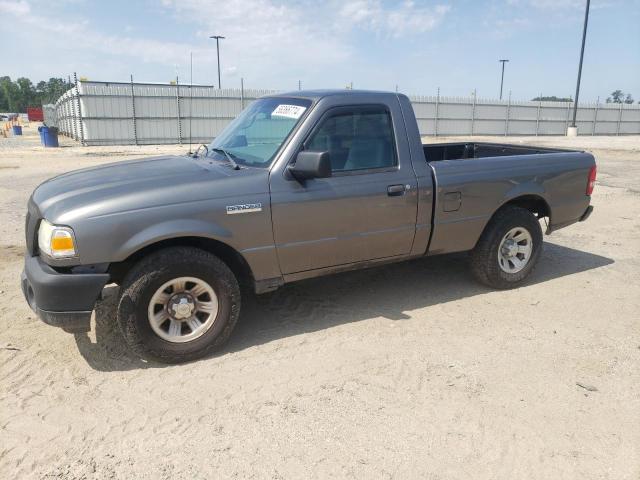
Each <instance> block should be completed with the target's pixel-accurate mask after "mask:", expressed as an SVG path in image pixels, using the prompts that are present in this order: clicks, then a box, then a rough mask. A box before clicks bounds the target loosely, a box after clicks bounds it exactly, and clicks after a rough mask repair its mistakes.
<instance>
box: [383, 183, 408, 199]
mask: <svg viewBox="0 0 640 480" xmlns="http://www.w3.org/2000/svg"><path fill="white" fill-rule="evenodd" d="M405 190H406V187H405V186H404V185H389V186H388V187H387V195H389V196H390V197H399V196H400V195H404V192H405Z"/></svg>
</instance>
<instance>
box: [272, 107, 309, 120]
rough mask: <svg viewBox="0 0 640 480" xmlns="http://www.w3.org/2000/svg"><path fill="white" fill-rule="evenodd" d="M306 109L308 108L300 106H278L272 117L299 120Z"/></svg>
mask: <svg viewBox="0 0 640 480" xmlns="http://www.w3.org/2000/svg"><path fill="white" fill-rule="evenodd" d="M306 109H307V107H301V106H299V105H278V106H277V107H276V109H275V110H274V111H273V112H271V116H272V117H273V116H275V117H287V118H295V119H296V120H297V119H298V118H300V117H301V116H302V114H303V113H304V111H305V110H306Z"/></svg>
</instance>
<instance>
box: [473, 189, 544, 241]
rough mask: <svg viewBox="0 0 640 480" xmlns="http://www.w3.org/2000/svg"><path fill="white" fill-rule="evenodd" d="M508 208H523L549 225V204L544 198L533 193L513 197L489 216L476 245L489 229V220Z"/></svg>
mask: <svg viewBox="0 0 640 480" xmlns="http://www.w3.org/2000/svg"><path fill="white" fill-rule="evenodd" d="M508 207H520V208H523V209H525V210H528V211H529V212H531V213H532V214H534V215H536V216H537V217H538V219H540V218H543V217H547V218H549V223H551V207H549V203H548V202H547V201H546V200H545V199H544V197H542V196H541V195H537V194H535V193H533V194H532V193H528V194H524V195H519V196H517V197H513V198H510V199H508V200H507V201H505V202H504V203H503V204H502V205H500V206H499V207H498V208H497V209H496V210H495V211H494V212H493V213H492V214H491V216H490V217H489V220H488V221H487V223H486V224H485V226H484V227H483V229H482V232H481V233H480V236H479V237H478V240H477V241H476V245H477V244H478V242H479V241H480V239H481V238H482V235H484V232H485V231H486V230H487V228H489V225H490V224H491V220H493V218H494V217H495V216H496V215H497V214H498V212H501V211H502V210H504V209H505V208H508Z"/></svg>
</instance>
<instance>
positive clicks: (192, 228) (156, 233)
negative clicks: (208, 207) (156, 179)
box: [114, 219, 233, 261]
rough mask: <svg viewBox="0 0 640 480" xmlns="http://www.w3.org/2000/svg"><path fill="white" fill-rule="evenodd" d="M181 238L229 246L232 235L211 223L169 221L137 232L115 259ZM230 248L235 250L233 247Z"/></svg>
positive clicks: (115, 253) (188, 220)
mask: <svg viewBox="0 0 640 480" xmlns="http://www.w3.org/2000/svg"><path fill="white" fill-rule="evenodd" d="M180 237H203V238H208V239H210V240H217V241H219V242H222V243H224V244H226V245H229V240H230V238H231V237H232V234H231V232H230V231H229V230H227V229H225V228H223V227H221V226H220V225H217V224H215V223H212V222H209V221H207V222H205V221H203V220H195V219H176V220H168V221H165V222H160V223H155V224H153V225H150V226H149V227H147V228H145V229H144V230H141V231H140V232H137V233H136V234H135V235H134V236H132V237H130V238H129V239H127V240H126V241H125V242H124V243H123V244H121V245H120V246H119V247H118V248H117V249H116V250H115V252H114V257H115V258H116V259H117V261H122V260H125V259H126V258H128V257H129V256H130V255H132V254H134V253H135V252H137V251H139V250H142V249H143V248H145V247H147V246H149V245H152V244H154V243H158V242H161V241H163V240H169V239H172V238H180ZM229 246H230V247H231V248H233V246H232V245H229Z"/></svg>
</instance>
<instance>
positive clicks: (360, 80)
mask: <svg viewBox="0 0 640 480" xmlns="http://www.w3.org/2000/svg"><path fill="white" fill-rule="evenodd" d="M585 3H586V2H585V0H437V1H426V0H425V1H420V0H402V1H396V2H393V1H388V0H326V1H322V0H316V1H314V0H299V1H284V0H128V1H121V0H111V1H97V0H93V1H91V0H56V1H51V0H46V1H45V0H13V1H11V0H0V33H1V35H2V38H3V43H4V47H3V48H2V50H1V51H0V75H9V76H11V77H12V78H14V79H15V78H17V77H20V76H26V77H28V78H31V79H32V80H33V81H34V82H37V81H38V80H43V79H48V78H49V77H65V78H66V77H67V76H68V75H70V74H71V75H72V74H73V72H77V73H78V76H80V77H86V78H87V79H90V80H102V81H129V75H133V77H134V79H135V80H136V81H148V82H169V81H170V80H172V79H174V78H175V76H176V74H178V75H179V77H180V81H181V82H186V83H188V82H189V81H190V78H189V58H190V54H191V53H193V63H194V67H193V83H197V84H207V85H210V84H216V85H217V65H216V50H215V41H214V40H211V39H209V36H210V35H223V36H225V37H226V38H225V39H224V40H221V42H220V56H221V64H222V86H223V87H239V86H240V78H241V77H242V78H244V83H245V87H246V88H268V89H277V90H295V89H297V88H298V81H300V82H301V83H302V87H303V88H305V89H311V88H344V87H345V86H346V85H349V84H350V83H351V82H353V86H354V88H362V89H378V90H394V89H395V88H396V86H397V88H398V89H399V91H401V92H403V93H407V94H417V95H435V93H436V91H437V89H438V88H440V92H441V95H445V96H469V95H470V94H471V92H472V91H473V90H474V89H476V90H477V95H478V97H480V98H497V97H498V94H499V89H500V63H499V62H498V60H499V59H502V58H506V59H509V63H507V65H506V69H505V80H504V95H505V97H506V96H507V95H508V92H512V97H513V98H514V99H517V100H527V99H531V98H533V97H535V96H537V95H539V94H543V95H556V96H571V97H573V96H574V92H575V83H576V77H577V70H578V59H579V54H580V43H581V39H582V27H583V20H584V7H585ZM639 25H640V0H592V2H591V12H590V17H589V28H588V32H587V43H586V50H585V58H584V67H583V72H582V84H581V94H580V100H581V101H582V100H584V101H595V100H596V99H597V98H598V97H600V99H601V101H602V100H604V99H605V98H606V97H607V96H608V95H609V94H610V93H611V92H612V91H613V90H616V89H620V90H623V91H624V92H629V93H631V94H632V95H633V96H634V98H635V99H636V100H640V27H639Z"/></svg>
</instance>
